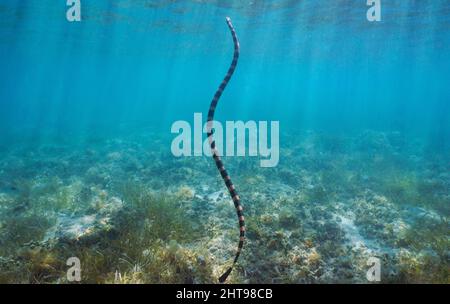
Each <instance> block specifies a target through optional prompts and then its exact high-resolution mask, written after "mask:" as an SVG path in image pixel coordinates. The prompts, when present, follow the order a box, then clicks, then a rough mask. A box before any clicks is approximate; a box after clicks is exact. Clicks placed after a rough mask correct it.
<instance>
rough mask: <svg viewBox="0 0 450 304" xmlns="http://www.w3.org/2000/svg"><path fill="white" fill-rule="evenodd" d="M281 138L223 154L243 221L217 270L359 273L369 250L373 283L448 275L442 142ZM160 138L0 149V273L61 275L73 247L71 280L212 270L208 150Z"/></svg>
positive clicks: (222, 206)
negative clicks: (260, 149) (196, 151)
mask: <svg viewBox="0 0 450 304" xmlns="http://www.w3.org/2000/svg"><path fill="white" fill-rule="evenodd" d="M286 137H287V138H291V139H290V143H289V148H286V147H284V148H282V151H281V153H280V155H281V158H280V164H279V166H277V167H275V168H267V169H264V170H262V169H261V168H260V167H259V166H258V159H254V158H225V161H226V163H227V166H228V167H229V169H230V172H233V181H234V182H235V183H236V185H239V189H240V193H241V198H242V199H243V201H242V202H243V204H244V206H245V208H246V214H247V216H246V219H247V222H246V224H247V232H248V234H247V236H248V242H247V246H246V250H245V253H243V255H242V256H241V258H242V260H240V261H239V263H238V264H237V265H236V268H235V271H234V272H233V273H232V274H231V275H230V278H229V282H232V283H331V282H339V283H366V282H367V280H366V271H367V265H366V263H367V259H368V258H369V257H372V256H376V257H379V258H380V259H381V261H382V273H381V274H382V282H386V283H416V282H424V283H449V282H450V280H449V269H450V268H449V261H450V259H449V257H450V256H449V253H450V252H449V250H450V243H449V234H448V232H449V231H450V230H449V228H450V227H449V221H448V216H449V209H448V208H449V203H450V201H449V198H450V193H449V189H450V174H449V172H450V171H449V170H448V169H449V168H448V164H449V163H450V162H449V157H450V155H449V154H445V153H442V154H439V153H436V154H435V155H430V154H429V152H424V151H426V144H424V143H420V142H414V143H405V142H404V141H401V140H400V139H398V138H399V136H398V135H396V134H390V133H381V132H380V133H377V132H363V133H362V134H358V135H355V136H345V137H343V136H337V137H336V138H334V137H333V136H332V135H324V136H322V134H320V133H313V132H303V133H300V132H297V133H296V137H295V139H292V138H293V137H294V136H286ZM144 139H145V140H144ZM169 141H170V138H163V137H161V136H158V135H156V134H152V133H144V134H139V133H138V134H135V135H133V136H130V137H128V138H127V139H123V138H117V139H105V140H97V141H95V142H92V143H89V144H87V146H71V145H69V144H66V143H65V144H61V143H51V142H49V143H45V144H42V146H39V147H37V148H36V150H35V152H34V153H33V154H32V155H30V154H29V153H28V152H27V150H26V149H24V148H23V149H22V148H20V147H15V148H9V149H6V150H3V151H2V152H1V162H0V282H1V283H68V281H67V277H66V272H67V269H68V266H67V265H66V261H67V259H68V258H69V257H78V258H79V259H80V261H81V269H82V271H81V277H82V281H81V283H117V284H121V283H123V284H126V283H215V282H216V281H217V277H218V276H219V275H220V274H221V273H223V272H224V271H225V270H226V268H227V267H229V266H230V265H229V263H230V257H232V256H233V255H234V253H235V249H236V244H235V242H234V241H235V239H236V236H237V229H236V222H235V220H234V219H235V211H234V208H233V202H232V201H231V199H230V198H229V196H228V194H227V192H226V188H224V187H223V185H222V181H221V179H220V176H217V173H216V168H215V167H214V164H213V163H211V161H210V159H209V158H207V157H204V158H174V157H172V156H171V154H170V152H169V151H167V147H170V144H168V142H169ZM143 142H146V143H147V144H145V145H144V144H141V143H143ZM55 164H59V165H55Z"/></svg>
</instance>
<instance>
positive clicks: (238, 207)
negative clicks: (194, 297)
mask: <svg viewBox="0 0 450 304" xmlns="http://www.w3.org/2000/svg"><path fill="white" fill-rule="evenodd" d="M226 21H227V24H228V28H229V29H230V32H231V35H232V37H233V43H234V55H233V61H232V62H231V65H230V67H229V68H228V72H227V74H226V75H225V78H224V79H223V81H222V83H221V84H220V86H219V88H218V89H217V91H216V94H215V95H214V98H213V100H212V101H211V105H210V106H209V112H208V120H207V135H208V140H209V144H210V147H211V152H212V157H213V158H214V161H215V162H216V166H217V169H219V172H220V175H221V176H222V179H223V181H224V182H225V185H226V186H227V188H228V191H229V192H230V196H231V198H232V199H233V202H234V206H235V208H236V212H237V216H238V219H239V244H238V248H237V251H236V255H235V257H234V260H233V264H232V266H231V267H230V268H228V269H227V271H225V273H224V274H222V275H221V276H220V278H219V282H220V283H223V282H225V280H226V279H227V277H228V276H229V275H230V273H231V271H232V270H233V267H234V265H235V264H236V262H237V261H238V259H239V255H240V254H241V250H242V247H243V246H244V240H245V222H244V214H243V208H242V205H241V202H240V198H239V195H238V194H237V192H236V189H235V187H234V185H233V182H232V181H231V178H230V176H229V175H228V173H227V171H226V170H225V167H224V165H223V162H222V160H221V158H220V156H219V154H218V151H217V149H216V143H215V141H214V139H213V136H212V135H213V120H214V112H215V110H216V106H217V103H218V101H219V99H220V96H222V93H223V91H224V90H225V87H226V86H227V84H228V82H229V81H230V79H231V76H232V75H233V73H234V70H235V69H236V65H237V63H238V59H239V41H238V39H237V36H236V32H235V30H234V28H233V25H232V24H231V19H230V18H229V17H227V18H226Z"/></svg>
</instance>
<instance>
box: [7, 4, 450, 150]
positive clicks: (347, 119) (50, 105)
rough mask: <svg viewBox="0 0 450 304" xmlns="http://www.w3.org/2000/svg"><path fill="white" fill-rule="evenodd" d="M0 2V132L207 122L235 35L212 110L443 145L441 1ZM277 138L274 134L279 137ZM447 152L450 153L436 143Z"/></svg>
mask: <svg viewBox="0 0 450 304" xmlns="http://www.w3.org/2000/svg"><path fill="white" fill-rule="evenodd" d="M65 2H66V1H63V0H61V1H54V0H41V1H36V0H29V1H19V0H16V1H12V0H3V1H2V2H1V3H0V109H1V111H0V128H1V134H2V135H1V140H0V141H1V142H2V143H7V144H8V145H13V144H14V143H16V142H18V141H20V139H21V138H25V139H26V138H32V139H33V142H36V141H40V140H42V141H44V140H46V139H47V138H49V137H51V138H54V137H56V138H64V139H65V140H68V141H70V140H71V139H72V138H73V139H75V138H78V139H79V138H89V137H95V136H117V135H123V134H125V135H126V134H127V133H128V132H131V131H132V130H134V129H136V128H137V129H139V128H153V129H154V130H157V131H158V132H162V133H164V134H166V133H167V134H170V125H171V124H172V123H173V122H174V121H175V120H178V119H185V120H190V121H191V120H192V118H193V113H194V112H202V113H203V114H204V118H205V116H206V112H207V110H208V106H209V103H210V100H211V97H212V96H213V94H214V92H215V90H216V88H217V86H218V84H219V83H220V81H221V80H222V78H223V76H224V74H225V72H226V69H227V68H228V65H229V63H230V61H231V57H232V50H233V46H232V40H231V37H230V33H229V31H228V29H227V27H226V24H225V16H230V17H231V18H232V20H233V23H234V25H235V28H236V31H237V33H238V36H239V39H240V42H241V58H240V62H239V66H238V69H237V71H236V74H235V77H234V78H233V79H232V81H231V83H230V85H229V87H228V88H227V90H226V92H225V94H224V95H223V99H222V100H221V102H220V105H219V107H218V110H217V116H216V117H217V119H218V120H221V121H224V120H279V121H280V125H281V127H280V128H281V132H283V130H288V129H289V130H290V129H298V130H306V129H312V130H320V131H326V132H346V133H349V132H356V133H358V132H360V131H362V130H365V129H375V130H381V131H400V132H402V134H405V136H407V137H408V138H411V139H414V138H416V137H422V138H425V139H426V140H427V141H428V142H429V143H430V144H431V146H433V147H434V149H437V150H439V149H448V145H449V142H450V140H449V138H450V123H449V121H450V107H449V103H450V89H449V83H450V77H449V71H450V43H449V42H450V26H449V25H450V2H449V1H447V0H433V1H431V0H428V1H403V0H402V1H400V0H391V1H382V21H381V22H374V23H371V22H368V21H367V19H366V11H367V9H368V7H367V6H366V1H365V0H353V1H343V0H342V1H315V0H306V1H292V0H283V1H256V0H255V1H141V0H127V1H125V0H124V1H106V0H98V1H81V2H82V22H79V23H69V22H68V21H67V20H66V17H65V14H66V10H67V7H66V4H65ZM281 145H283V143H281ZM442 151H445V150H442Z"/></svg>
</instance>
